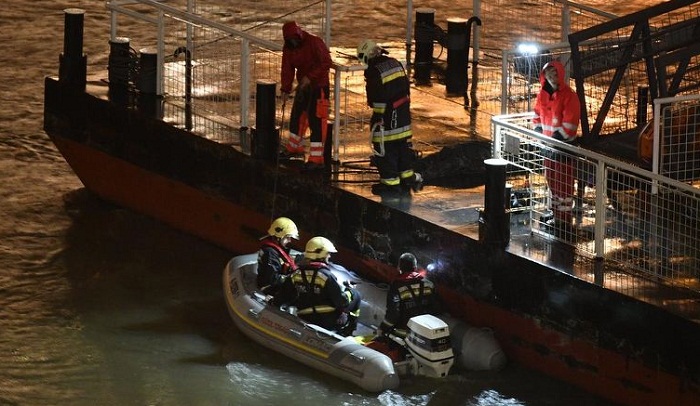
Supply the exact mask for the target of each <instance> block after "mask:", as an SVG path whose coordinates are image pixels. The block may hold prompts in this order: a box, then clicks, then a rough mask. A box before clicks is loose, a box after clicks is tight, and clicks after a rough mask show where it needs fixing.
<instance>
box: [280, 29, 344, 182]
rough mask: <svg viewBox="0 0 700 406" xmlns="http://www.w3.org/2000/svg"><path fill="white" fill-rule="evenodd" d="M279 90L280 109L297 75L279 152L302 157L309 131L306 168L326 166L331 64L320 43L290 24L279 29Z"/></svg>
mask: <svg viewBox="0 0 700 406" xmlns="http://www.w3.org/2000/svg"><path fill="white" fill-rule="evenodd" d="M282 35H283V37H284V46H283V48H282V72H281V76H282V78H281V87H280V90H281V92H282V108H283V109H284V106H285V104H286V102H287V99H288V98H289V94H290V93H291V92H292V84H293V82H294V78H295V75H296V80H297V87H296V92H295V94H294V104H293V105H292V112H291V114H290V117H289V140H288V142H287V145H286V149H285V150H284V151H282V157H283V158H291V157H293V156H299V155H300V156H302V157H303V156H304V145H303V137H304V133H305V132H306V129H307V128H309V127H310V128H311V137H310V148H309V157H308V159H307V161H306V164H305V168H306V169H321V168H323V167H324V165H325V161H324V156H323V152H324V149H325V144H326V136H327V132H328V114H329V109H330V102H329V100H328V98H329V95H330V93H329V79H328V73H329V71H330V68H331V65H332V61H331V55H330V51H329V50H328V47H327V46H326V44H325V42H323V40H322V39H321V38H320V37H318V36H316V35H313V34H311V33H308V32H306V31H304V30H302V29H301V27H299V25H298V24H297V23H296V22H294V21H290V22H287V23H285V24H284V25H283V26H282Z"/></svg>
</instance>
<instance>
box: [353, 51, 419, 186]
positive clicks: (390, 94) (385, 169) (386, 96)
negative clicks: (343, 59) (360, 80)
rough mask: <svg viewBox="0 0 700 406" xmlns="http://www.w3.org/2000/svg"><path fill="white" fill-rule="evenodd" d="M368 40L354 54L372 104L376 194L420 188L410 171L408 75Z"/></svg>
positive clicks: (411, 146) (412, 151) (410, 131)
mask: <svg viewBox="0 0 700 406" xmlns="http://www.w3.org/2000/svg"><path fill="white" fill-rule="evenodd" d="M387 54H388V52H387V51H386V50H385V49H384V48H382V47H380V46H379V45H377V44H376V43H375V42H374V41H372V40H365V41H363V42H362V43H361V44H360V45H359V46H358V47H357V58H358V59H359V60H360V62H362V63H363V64H365V65H366V68H365V90H366V92H367V105H368V106H369V107H371V108H372V118H371V120H370V127H371V132H372V145H373V148H374V157H373V158H374V159H373V161H374V163H375V165H376V166H377V169H378V170H379V183H378V184H375V185H373V186H372V193H374V194H377V195H383V194H396V193H401V192H406V191H409V193H410V190H411V189H413V190H414V191H417V190H420V188H421V185H422V177H421V175H420V174H419V173H417V172H414V170H413V165H414V163H415V161H416V152H415V151H414V150H413V145H412V144H411V142H410V141H411V137H412V136H413V130H412V129H411V101H410V85H409V81H408V76H407V75H406V71H405V70H404V68H403V65H402V64H401V62H399V61H398V60H396V59H395V58H392V57H390V56H388V55H387Z"/></svg>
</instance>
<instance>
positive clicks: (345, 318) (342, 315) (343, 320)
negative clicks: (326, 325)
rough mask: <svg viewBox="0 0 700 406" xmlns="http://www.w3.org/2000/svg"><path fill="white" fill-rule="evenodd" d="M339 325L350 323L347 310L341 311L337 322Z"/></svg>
mask: <svg viewBox="0 0 700 406" xmlns="http://www.w3.org/2000/svg"><path fill="white" fill-rule="evenodd" d="M335 323H336V324H337V325H339V326H344V325H346V324H347V323H348V314H347V313H345V312H342V313H340V316H338V320H336V322H335Z"/></svg>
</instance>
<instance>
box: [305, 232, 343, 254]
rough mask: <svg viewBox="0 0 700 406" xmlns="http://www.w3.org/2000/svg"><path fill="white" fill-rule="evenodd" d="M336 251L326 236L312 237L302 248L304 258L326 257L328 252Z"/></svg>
mask: <svg viewBox="0 0 700 406" xmlns="http://www.w3.org/2000/svg"><path fill="white" fill-rule="evenodd" d="M332 252H338V250H336V249H335V246H334V245H333V243H332V242H330V240H328V238H326V237H314V238H312V239H310V240H309V242H307V243H306V249H305V250H304V258H308V259H326V258H327V257H328V254H330V253H332Z"/></svg>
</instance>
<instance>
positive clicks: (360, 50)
mask: <svg viewBox="0 0 700 406" xmlns="http://www.w3.org/2000/svg"><path fill="white" fill-rule="evenodd" d="M383 51H384V49H383V48H382V47H380V46H379V45H377V43H376V42H374V41H372V40H371V39H366V40H364V41H362V42H361V43H360V45H358V46H357V59H359V60H360V62H362V63H363V64H365V65H367V63H368V62H369V60H370V59H372V58H374V57H375V56H377V55H379V54H380V53H382V52H383Z"/></svg>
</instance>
